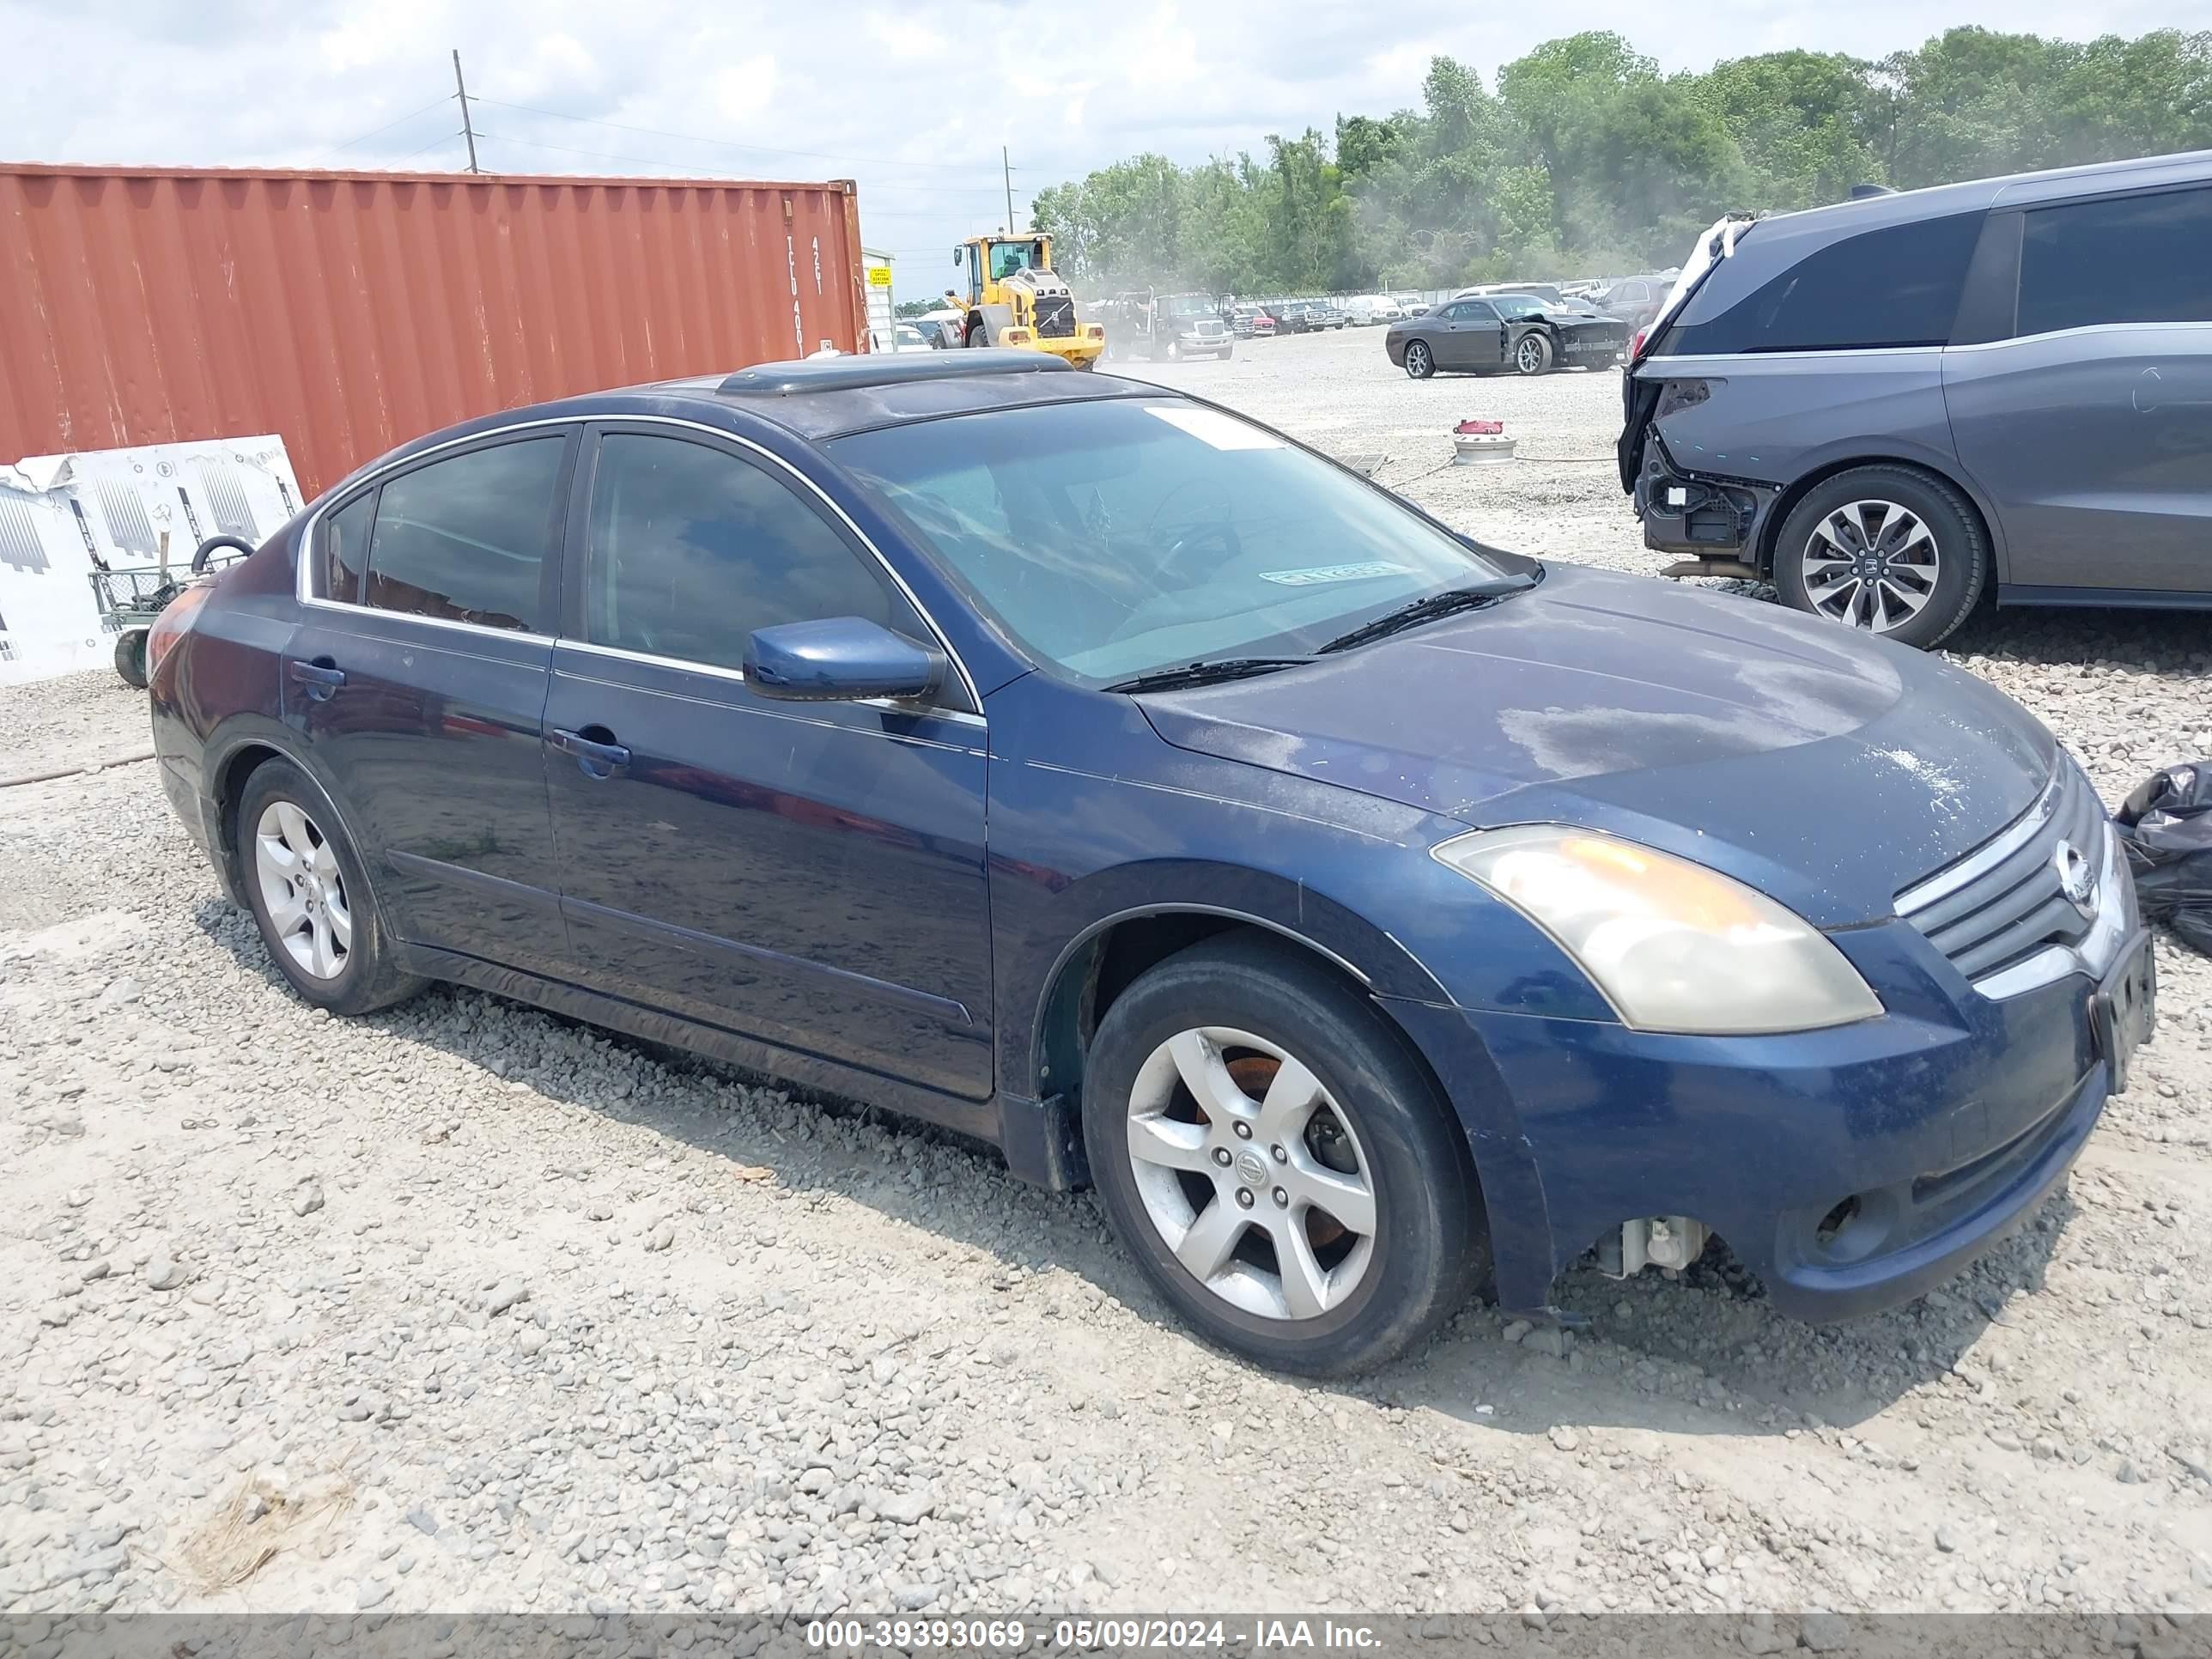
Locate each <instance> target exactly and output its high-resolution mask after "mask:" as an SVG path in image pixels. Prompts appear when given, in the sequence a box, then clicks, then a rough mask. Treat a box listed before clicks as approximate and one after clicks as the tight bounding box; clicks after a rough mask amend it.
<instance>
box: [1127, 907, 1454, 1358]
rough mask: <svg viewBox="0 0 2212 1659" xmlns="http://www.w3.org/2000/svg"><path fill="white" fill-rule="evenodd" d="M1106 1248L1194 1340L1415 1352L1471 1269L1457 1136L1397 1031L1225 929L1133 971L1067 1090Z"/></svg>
mask: <svg viewBox="0 0 2212 1659" xmlns="http://www.w3.org/2000/svg"><path fill="white" fill-rule="evenodd" d="M1083 1095H1084V1133H1085V1144H1086V1147H1087V1150H1088V1152H1089V1154H1090V1160H1091V1173H1092V1176H1093V1178H1094V1179H1095V1180H1096V1181H1097V1183H1098V1189H1099V1193H1100V1196H1101V1198H1102V1199H1103V1201H1104V1203H1105V1206H1106V1210H1107V1213H1108V1216H1109V1218H1110V1219H1111V1220H1112V1221H1113V1223H1114V1226H1115V1231H1117V1232H1118V1233H1119V1234H1120V1235H1121V1239H1122V1242H1123V1243H1125V1244H1126V1245H1127V1247H1128V1248H1129V1249H1130V1250H1131V1252H1132V1253H1133V1254H1134V1255H1135V1256H1136V1257H1137V1259H1138V1261H1139V1265H1140V1266H1141V1267H1143V1268H1144V1270H1145V1273H1146V1275H1147V1276H1148V1277H1149V1278H1150V1279H1152V1282H1153V1284H1154V1285H1157V1286H1158V1287H1159V1289H1160V1290H1161V1291H1163V1292H1164V1294H1165V1295H1166V1296H1167V1297H1168V1298H1169V1299H1170V1301H1171V1302H1173V1303H1174V1304H1176V1307H1177V1308H1178V1309H1179V1310H1181V1311H1182V1314H1183V1316H1184V1317H1185V1318H1186V1319H1187V1320H1188V1322H1190V1323H1191V1324H1192V1325H1194V1326H1195V1327H1196V1328H1198V1329H1199V1330H1200V1332H1202V1333H1203V1334H1205V1335H1206V1336H1207V1337H1209V1338H1210V1339H1212V1340H1214V1341H1216V1342H1218V1343H1219V1344H1221V1345H1222V1346H1224V1347H1226V1348H1230V1349H1231V1350H1233V1351H1235V1352H1237V1353H1240V1354H1243V1355H1244V1356H1245V1357H1246V1358H1250V1359H1253V1360H1255V1361H1257V1362H1259V1363H1260V1364H1265V1365H1268V1366H1272V1367H1275V1368H1278V1369H1280V1370H1291V1371H1298V1372H1303V1373H1305V1374H1307V1375H1310V1376H1347V1375H1350V1374H1352V1373H1353V1372H1357V1371H1364V1370H1371V1369H1373V1368H1374V1367H1375V1366H1377V1365H1381V1364H1385V1363H1387V1362H1388V1361H1389V1360H1391V1359H1394V1358H1397V1357H1398V1356H1399V1355H1400V1354H1401V1353H1403V1352H1406V1351H1407V1349H1409V1348H1411V1347H1412V1346H1414V1345H1415V1344H1416V1343H1418V1342H1420V1341H1421V1340H1424V1339H1425V1338H1426V1337H1427V1336H1428V1335H1429V1334H1431V1332H1433V1331H1434V1330H1435V1329H1436V1328H1437V1326H1438V1325H1439V1324H1441V1323H1442V1322H1443V1321H1444V1320H1445V1319H1447V1318H1448V1317H1449V1316H1450V1315H1451V1313H1452V1312H1453V1311H1454V1310H1455V1309H1456V1308H1458V1307H1459V1306H1460V1305H1461V1304H1462V1302H1463V1301H1464V1300H1465V1299H1466V1297H1467V1296H1468V1293H1469V1291H1471V1290H1472V1289H1473V1288H1474V1285H1475V1283H1476V1282H1477V1280H1478V1279H1480V1276H1481V1272H1482V1268H1483V1266H1484V1264H1485V1259H1486V1258H1485V1251H1486V1245H1487V1233H1486V1231H1485V1229H1484V1226H1483V1224H1482V1219H1481V1210H1480V1201H1479V1200H1478V1198H1477V1197H1476V1189H1475V1182H1474V1166H1473V1164H1472V1162H1471V1160H1470V1159H1469V1158H1468V1146H1467V1139H1466V1136H1465V1134H1464V1133H1463V1132H1462V1130H1461V1129H1460V1127H1459V1126H1458V1123H1457V1121H1455V1119H1454V1118H1453V1117H1452V1115H1451V1114H1450V1113H1449V1110H1448V1109H1446V1108H1445V1107H1444V1105H1443V1103H1442V1102H1441V1101H1440V1100H1439V1099H1438V1098H1437V1092H1436V1087H1435V1085H1434V1084H1433V1083H1431V1081H1430V1080H1429V1079H1428V1077H1427V1075H1426V1073H1425V1072H1424V1071H1423V1070H1422V1068H1421V1067H1420V1066H1419V1063H1418V1062H1417V1061H1416V1060H1414V1059H1413V1055H1412V1054H1411V1053H1410V1052H1409V1050H1408V1048H1407V1045H1406V1042H1405V1041H1404V1039H1403V1038H1402V1037H1401V1036H1399V1035H1398V1033H1397V1032H1396V1030H1395V1028H1393V1027H1391V1026H1390V1025H1389V1024H1388V1022H1387V1021H1385V1020H1384V1019H1383V1016H1382V1015H1381V1014H1379V1013H1378V1012H1376V1010H1375V1009H1374V1008H1373V1006H1371V1004H1370V1003H1369V1002H1368V1001H1366V1000H1363V999H1360V998H1358V997H1355V996H1353V995H1352V994H1350V993H1349V992H1348V991H1347V990H1346V987H1344V986H1343V985H1341V984H1340V983H1339V982H1338V981H1336V980H1335V979H1334V977H1333V976H1332V975H1330V974H1329V972H1328V970H1327V969H1325V968H1324V967H1322V965H1321V964H1319V963H1315V962H1312V961H1310V960H1309V959H1307V958H1305V957H1302V956H1300V955H1298V954H1297V953H1296V952H1295V951H1289V950H1286V949H1285V947H1283V946H1281V945H1278V944H1276V943H1275V942H1274V941H1273V940H1269V939H1259V938H1256V937H1253V936H1249V935H1239V934H1231V935H1229V936H1227V937H1225V938H1224V939H1219V940H1207V941H1206V942H1204V943H1202V944H1200V945H1193V946H1192V947H1191V948H1190V949H1188V950H1187V951H1181V952H1179V953H1178V954H1176V956H1174V957H1170V958H1169V959H1168V960H1167V961H1165V962H1163V963H1158V965H1157V966H1155V967H1153V968H1152V969H1149V970H1148V971H1147V972H1146V973H1145V974H1143V975H1139V977H1138V979H1137V980H1136V981H1135V982H1134V983H1133V984H1132V985H1131V986H1130V987H1128V989H1127V990H1126V991H1125V992H1123V993H1122V994H1121V996H1120V997H1119V998H1118V999H1116V1000H1115V1002H1114V1004H1113V1006H1112V1007H1110V1008H1109V1010H1108V1011H1107V1013H1106V1017H1105V1018H1104V1019H1103V1020H1102V1021H1101V1022H1100V1023H1099V1027H1098V1031H1097V1036H1096V1037H1095V1038H1094V1039H1093V1041H1092V1043H1091V1054H1090V1057H1089V1061H1088V1064H1087V1066H1086V1068H1085V1079H1084V1090H1083Z"/></svg>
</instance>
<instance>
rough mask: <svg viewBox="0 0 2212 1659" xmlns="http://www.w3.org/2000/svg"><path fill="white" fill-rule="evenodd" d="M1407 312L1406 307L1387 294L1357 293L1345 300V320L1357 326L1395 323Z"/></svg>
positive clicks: (1365, 326)
mask: <svg viewBox="0 0 2212 1659" xmlns="http://www.w3.org/2000/svg"><path fill="white" fill-rule="evenodd" d="M1405 314H1406V313H1405V310H1404V308H1403V307H1401V306H1400V305H1399V304H1398V302H1397V301H1395V300H1393V299H1392V298H1391V297H1390V296H1389V295H1387V294H1361V295H1354V296H1353V297H1352V298H1351V299H1349V300H1346V301H1345V302H1344V320H1345V321H1346V322H1347V323H1350V324H1351V325H1352V326H1354V327H1355V328H1369V327H1372V326H1373V325H1376V324H1377V323H1395V322H1396V321H1398V320H1399V319H1401V318H1402V317H1403V316H1404V315H1405Z"/></svg>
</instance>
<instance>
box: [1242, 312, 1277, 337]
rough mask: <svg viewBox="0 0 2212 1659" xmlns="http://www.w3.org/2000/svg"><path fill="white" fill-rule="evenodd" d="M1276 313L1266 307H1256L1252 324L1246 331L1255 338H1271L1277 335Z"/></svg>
mask: <svg viewBox="0 0 2212 1659" xmlns="http://www.w3.org/2000/svg"><path fill="white" fill-rule="evenodd" d="M1275 328H1276V323H1275V313H1273V312H1272V311H1269V310H1267V308H1266V307H1255V309H1254V311H1253V313H1252V318H1251V324H1250V326H1249V329H1248V330H1247V332H1248V333H1249V334H1250V335H1251V337H1253V338H1254V339H1255V340H1271V339H1273V337H1274V336H1275Z"/></svg>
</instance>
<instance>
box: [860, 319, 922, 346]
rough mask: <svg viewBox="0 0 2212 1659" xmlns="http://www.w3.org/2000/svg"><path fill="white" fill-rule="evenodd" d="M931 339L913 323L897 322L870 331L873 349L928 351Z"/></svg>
mask: <svg viewBox="0 0 2212 1659" xmlns="http://www.w3.org/2000/svg"><path fill="white" fill-rule="evenodd" d="M868 349H869V350H871V351H927V350H928V349H930V348H929V340H928V337H927V336H925V335H924V334H923V333H922V331H921V330H920V329H919V328H917V327H915V325H913V324H912V323H895V324H893V325H891V326H890V328H887V329H886V328H872V329H870V330H869V331H868Z"/></svg>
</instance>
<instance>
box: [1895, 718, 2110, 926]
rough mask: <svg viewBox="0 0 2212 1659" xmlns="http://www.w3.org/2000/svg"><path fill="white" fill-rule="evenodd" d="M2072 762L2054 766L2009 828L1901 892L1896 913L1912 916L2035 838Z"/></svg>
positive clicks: (2061, 759) (2047, 819) (2062, 761)
mask: <svg viewBox="0 0 2212 1659" xmlns="http://www.w3.org/2000/svg"><path fill="white" fill-rule="evenodd" d="M2071 764H2072V763H2071V762H2070V761H2069V760H2067V759H2066V758H2065V757H2063V755H2062V756H2061V757H2059V763H2058V764H2057V766H2056V767H2054V768H2052V769H2051V781H2050V782H2049V783H2047V784H2045V785H2044V787H2043V793H2041V794H2040V795H2039V796H2037V797H2036V801H2035V805H2033V806H2031V807H2029V808H2028V809H2027V811H2026V812H2024V813H2022V814H2021V816H2020V817H2017V818H2015V819H2014V820H2013V822H2012V823H2011V825H2010V826H2009V827H2008V828H2007V829H2002V830H2001V831H1999V832H1998V834H1997V836H1996V838H1995V839H1994V840H1990V841H1986V842H1983V843H1982V844H1981V846H1980V847H1979V848H1977V849H1976V850H1975V851H1973V852H1972V853H1969V854H1966V857H1964V858H1962V859H1960V860H1959V861H1958V862H1957V863H1955V864H1950V865H1946V866H1944V867H1943V868H1942V869H1941V870H1938V871H1937V872H1936V873H1935V874H1934V875H1932V876H1930V877H1929V878H1927V879H1926V880H1924V881H1923V882H1921V883H1920V884H1918V885H1917V886H1913V887H1908V888H1906V889H1905V890H1904V891H1903V892H1901V893H1899V895H1898V896H1897V914H1898V915H1900V916H1910V915H1912V914H1913V913H1914V912H1915V911H1917V910H1924V909H1926V908H1928V907H1929V905H1931V904H1933V903H1935V902H1936V900H1938V899H1940V898H1944V897H1948V896H1949V895H1951V894H1953V893H1955V892H1957V891H1958V890H1959V889H1960V888H1961V887H1964V886H1965V885H1966V884H1967V883H1968V882H1970V881H1972V880H1973V879H1974V878H1975V877H1977V876H1978V875H1980V874H1982V873H1983V872H1984V871H1986V870H1989V869H1991V868H1993V867H1994V866H1996V865H1999V864H2002V862H2003V861H2004V860H2006V859H2008V858H2009V857H2010V856H2011V855H2012V854H2015V853H2016V852H2018V851H2019V850H2020V849H2021V848H2022V847H2025V846H2026V845H2027V843H2028V842H2031V841H2033V840H2034V839H2035V836H2036V835H2037V834H2038V832H2039V831H2040V830H2041V829H2042V828H2043V826H2044V825H2045V823H2049V822H2050V819H2051V814H2052V813H2053V812H2054V811H2057V809H2058V797H2059V794H2060V792H2061V787H2062V786H2063V783H2064V781H2065V776H2066V768H2067V767H2068V766H2069V765H2071Z"/></svg>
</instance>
